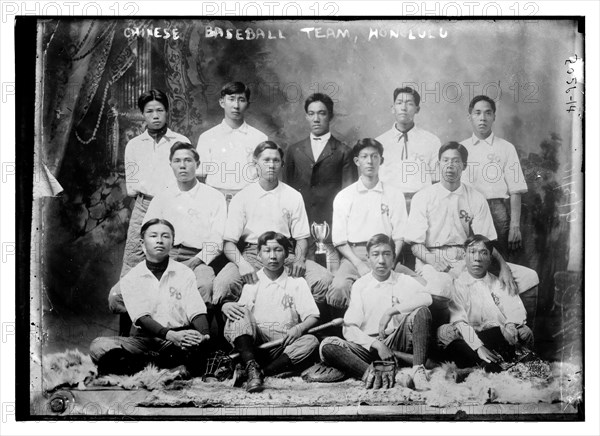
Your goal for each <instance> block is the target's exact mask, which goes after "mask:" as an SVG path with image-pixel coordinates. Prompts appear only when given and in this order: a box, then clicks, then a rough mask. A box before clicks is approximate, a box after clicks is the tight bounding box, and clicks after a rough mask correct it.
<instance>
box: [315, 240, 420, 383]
mask: <svg viewBox="0 0 600 436" xmlns="http://www.w3.org/2000/svg"><path fill="white" fill-rule="evenodd" d="M395 253H396V247H395V243H394V241H393V239H391V238H390V237H389V236H387V235H384V234H377V235H375V236H373V237H372V238H371V239H370V240H369V241H368V243H367V254H368V260H369V263H370V266H371V272H369V273H368V274H366V275H364V276H362V277H361V278H359V279H358V280H357V281H356V282H355V283H354V285H353V286H352V291H351V295H350V305H349V307H348V310H347V311H346V314H345V316H344V329H343V333H344V338H345V339H346V340H343V339H340V338H338V337H333V336H332V337H328V338H326V339H325V340H323V342H322V343H321V348H320V353H321V358H322V360H323V361H324V362H325V363H326V364H328V365H330V366H333V367H335V368H337V369H340V370H341V371H343V372H344V373H346V374H347V375H349V376H351V377H354V378H357V379H363V380H364V381H365V384H367V386H368V383H369V381H371V380H370V379H371V378H370V377H369V375H370V374H371V372H372V367H370V366H369V364H370V363H372V362H374V361H376V360H384V361H386V360H387V361H393V360H394V359H395V356H394V351H402V352H406V353H413V355H414V357H413V368H414V373H413V382H414V384H415V388H416V389H417V390H424V389H427V388H428V386H427V385H428V380H427V374H426V372H425V366H424V365H425V362H426V360H427V350H428V347H429V330H430V326H431V313H430V312H429V309H428V306H429V305H430V304H431V302H432V299H431V295H429V294H428V293H427V292H426V291H425V288H424V287H423V286H422V285H421V284H420V283H419V282H418V281H417V280H415V279H414V278H412V277H410V276H408V275H406V274H402V273H397V272H395V271H392V268H393V266H394V259H395ZM391 382H392V384H393V377H392V380H391Z"/></svg>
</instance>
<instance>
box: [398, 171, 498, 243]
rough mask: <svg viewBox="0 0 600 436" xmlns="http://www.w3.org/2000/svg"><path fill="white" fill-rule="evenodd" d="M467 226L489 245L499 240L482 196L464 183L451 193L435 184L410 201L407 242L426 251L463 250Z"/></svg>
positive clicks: (467, 230)
mask: <svg viewBox="0 0 600 436" xmlns="http://www.w3.org/2000/svg"><path fill="white" fill-rule="evenodd" d="M469 226H472V230H473V233H474V234H481V235H483V236H485V237H487V238H488V239H489V240H491V241H493V240H495V239H497V237H498V236H497V234H496V229H495V228H494V223H493V221H492V214H491V213H490V208H489V206H488V204H487V201H486V199H485V197H484V196H483V194H481V193H480V192H479V191H477V190H476V189H475V188H473V187H472V186H469V185H467V184H464V183H461V185H460V186H459V187H458V189H456V190H455V191H454V192H451V191H449V190H447V189H446V188H444V186H443V185H442V184H441V183H436V184H435V185H432V186H429V187H427V188H424V189H423V190H421V191H419V192H417V193H416V194H415V196H414V197H413V199H412V203H411V209H410V216H409V217H408V224H407V226H406V239H407V240H408V241H410V242H413V243H419V244H425V246H426V247H428V248H433V247H441V246H444V245H460V246H462V245H463V244H464V242H465V241H466V240H467V238H468V237H469V236H470V230H469Z"/></svg>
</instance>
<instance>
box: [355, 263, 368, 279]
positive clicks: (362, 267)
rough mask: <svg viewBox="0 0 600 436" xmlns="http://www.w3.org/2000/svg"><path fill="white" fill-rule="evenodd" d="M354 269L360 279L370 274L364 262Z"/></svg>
mask: <svg viewBox="0 0 600 436" xmlns="http://www.w3.org/2000/svg"><path fill="white" fill-rule="evenodd" d="M356 269H357V270H358V275H360V276H361V277H362V276H364V275H367V274H369V273H370V272H371V267H370V266H369V265H367V263H366V262H361V263H359V264H358V266H357V267H356Z"/></svg>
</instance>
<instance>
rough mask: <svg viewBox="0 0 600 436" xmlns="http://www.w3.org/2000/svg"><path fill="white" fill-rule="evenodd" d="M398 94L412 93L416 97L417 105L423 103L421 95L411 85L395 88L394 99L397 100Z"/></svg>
mask: <svg viewBox="0 0 600 436" xmlns="http://www.w3.org/2000/svg"><path fill="white" fill-rule="evenodd" d="M398 94H410V95H412V96H413V98H414V99H415V104H416V105H417V106H419V105H420V104H421V96H420V95H419V93H418V92H417V90H416V89H413V88H411V87H410V86H405V87H404V88H396V89H394V101H396V97H398Z"/></svg>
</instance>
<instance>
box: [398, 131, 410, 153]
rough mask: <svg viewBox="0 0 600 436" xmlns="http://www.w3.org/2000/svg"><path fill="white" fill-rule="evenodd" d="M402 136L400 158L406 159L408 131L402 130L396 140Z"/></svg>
mask: <svg viewBox="0 0 600 436" xmlns="http://www.w3.org/2000/svg"><path fill="white" fill-rule="evenodd" d="M402 138H404V147H403V148H402V155H401V156H400V159H402V160H405V159H408V132H403V133H402V134H401V135H400V136H398V142H400V140H401V139H402Z"/></svg>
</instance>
